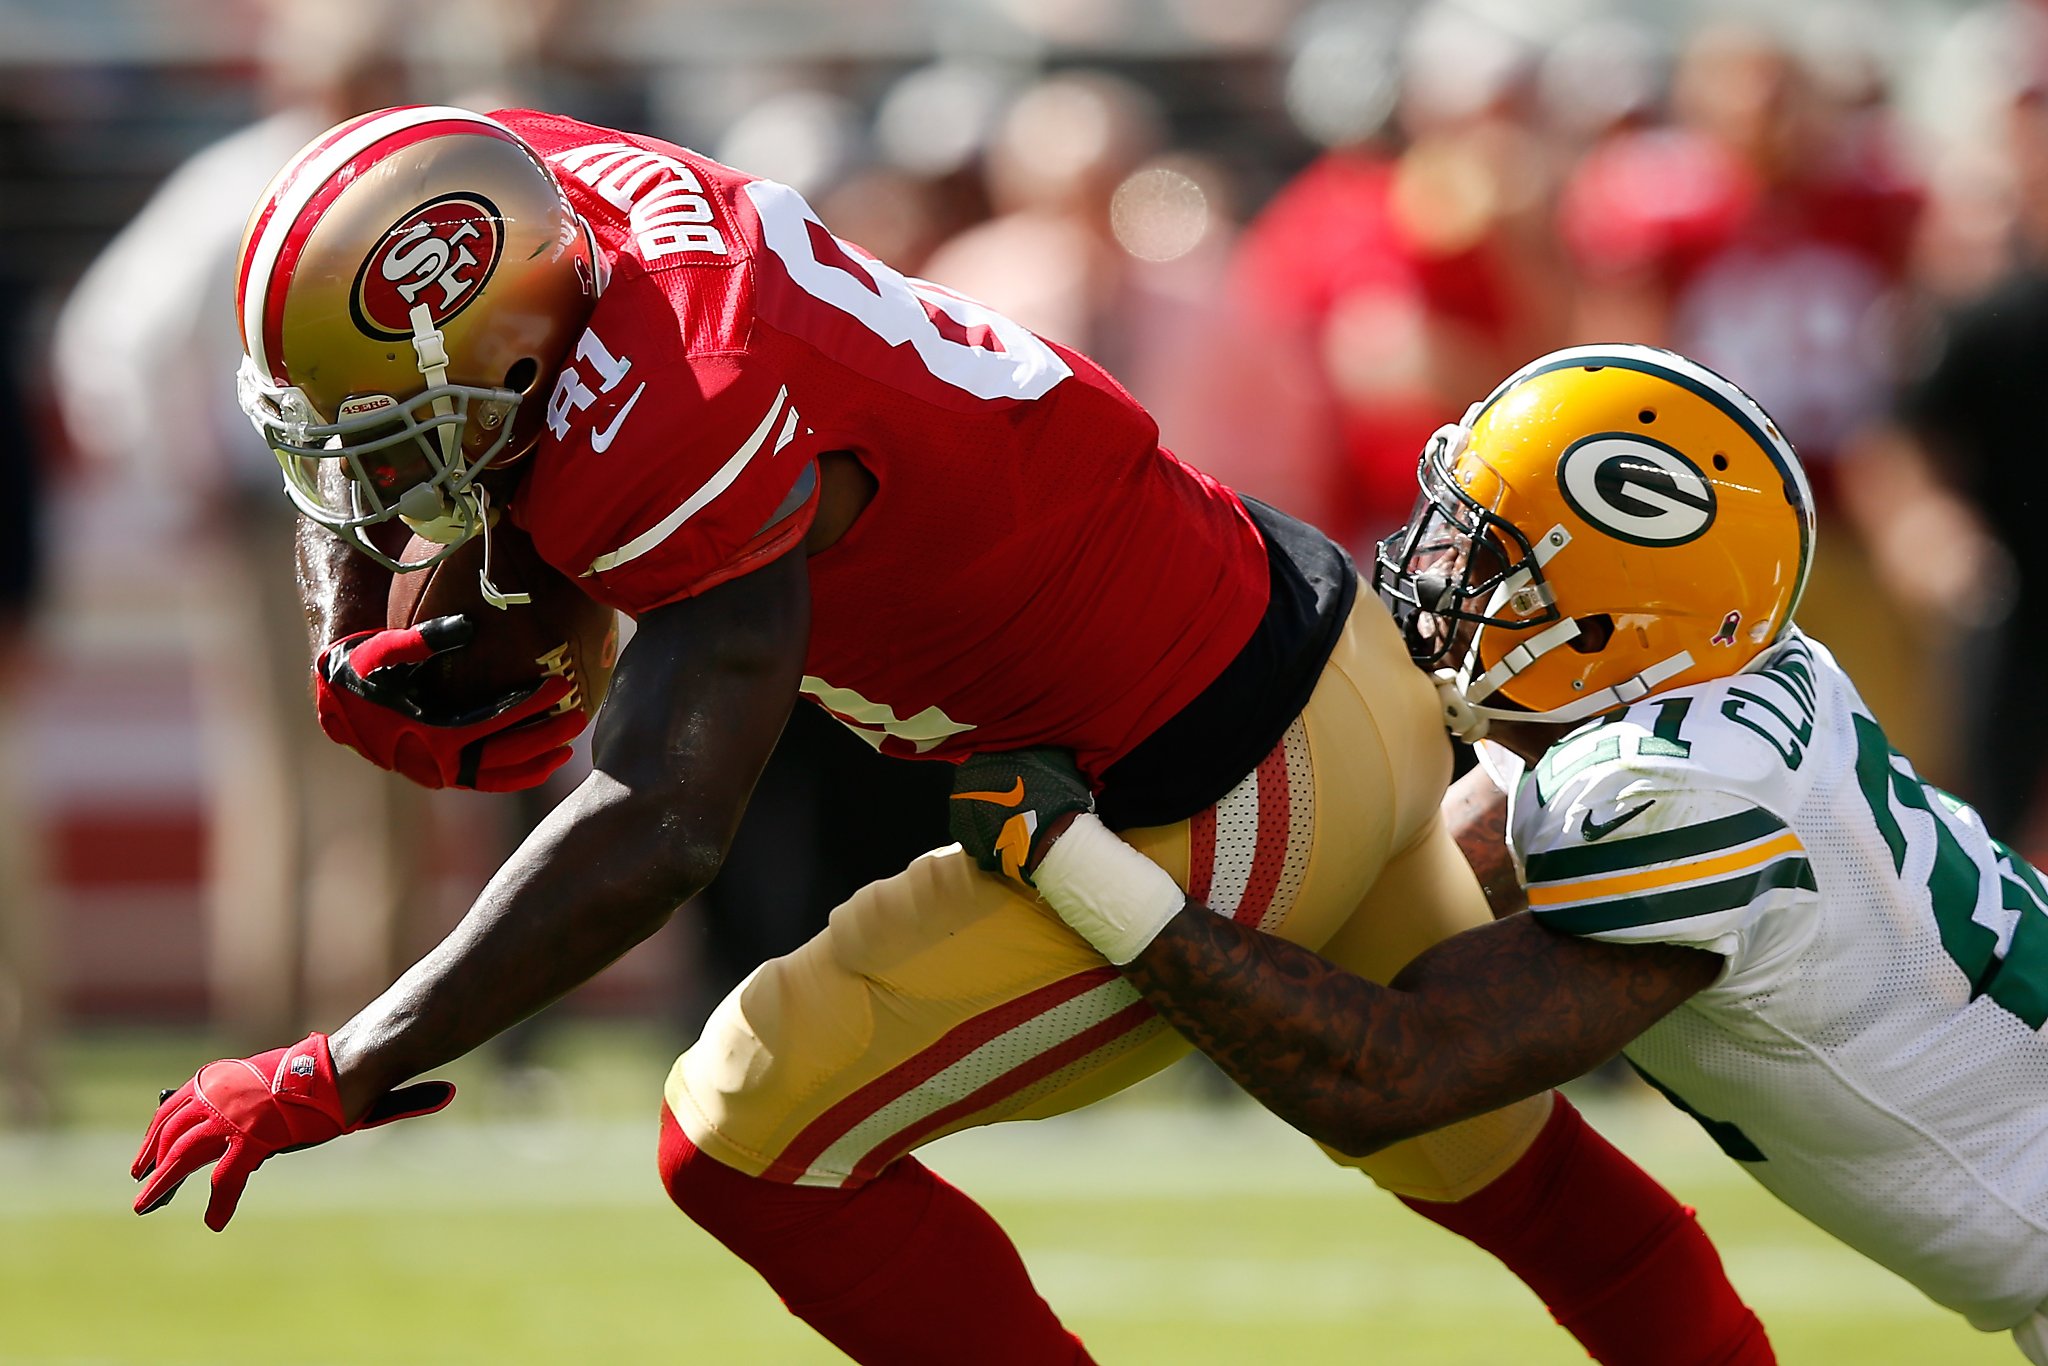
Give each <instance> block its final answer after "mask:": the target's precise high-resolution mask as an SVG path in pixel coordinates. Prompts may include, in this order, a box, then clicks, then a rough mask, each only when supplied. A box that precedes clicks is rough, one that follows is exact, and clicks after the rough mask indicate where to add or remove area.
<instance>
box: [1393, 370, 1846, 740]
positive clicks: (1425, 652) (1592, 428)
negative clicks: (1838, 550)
mask: <svg viewBox="0 0 2048 1366" xmlns="http://www.w3.org/2000/svg"><path fill="white" fill-rule="evenodd" d="M1417 477H1418V478H1419V480H1420V482H1421V484H1422V496H1421V497H1420V498H1419V499H1418V500H1417V501H1416V504H1415V512H1414V515H1413V516H1411V517H1410V518H1409V521H1408V525H1407V526H1406V527H1405V528H1404V529H1403V530H1402V531H1400V532H1398V533H1397V534H1395V535H1393V536H1390V537H1388V538H1387V539H1386V540H1385V541H1383V542H1381V543H1380V547H1379V554H1378V558H1377V563H1376V564H1375V565H1374V569H1373V584H1374V587H1375V588H1377V589H1378V590H1379V593H1380V596H1381V598H1382V599H1383V600H1384V601H1385V602H1386V604H1387V606H1388V607H1389V609H1390V610H1391V611H1392V612H1393V614H1394V617H1395V619H1396V620H1397V621H1398V622H1399V623H1400V625H1401V627H1402V630H1403V632H1404V634H1405V635H1406V636H1407V642H1408V648H1409V653H1410V655H1411V656H1412V657H1413V658H1414V660H1415V662H1416V663H1417V664H1419V665H1421V666H1422V667H1423V668H1426V669H1430V670H1432V671H1435V672H1436V676H1437V680H1438V686H1439V690H1440V691H1441V692H1442V693H1443V694H1444V700H1445V714H1446V720H1447V723H1448V724H1450V726H1451V728H1452V729H1453V730H1454V731H1456V732H1458V734H1459V735H1460V736H1461V737H1462V738H1465V739H1477V738H1478V737H1479V736H1480V735H1483V734H1484V733H1485V727H1486V725H1487V723H1488V721H1489V720H1492V719H1513V720H1540V721H1579V720H1584V719H1585V718H1587V717H1591V716H1595V715H1597V714H1599V713H1601V712H1603V711H1608V710H1610V709H1612V708H1614V707H1617V706H1621V705H1623V704H1625V703H1628V702H1633V701H1635V700H1637V699H1638V698H1641V697H1646V696H1649V695H1650V694H1652V693H1655V692H1659V691H1663V690H1665V689H1670V688H1680V687H1684V686H1686V685H1687V684H1691V683H1699V682H1704V681H1705V680H1707V679H1711V678H1720V677H1723V676H1725V675H1728V674H1733V673H1737V672H1740V671H1741V670H1742V669H1744V668H1746V667H1747V666H1748V665H1749V664H1750V663H1751V662H1752V661H1753V660H1755V659H1756V658H1757V657H1758V656H1759V655H1761V654H1762V653H1763V652H1764V651H1765V649H1767V648H1768V647H1769V646H1770V645H1771V644H1772V643H1773V642H1775V641H1776V640H1777V639H1778V638H1779V637H1780V636H1781V635H1782V634H1783V633H1784V631H1785V628H1786V627H1787V626H1788V625H1790V624H1791V621H1792V613H1793V610H1794V609H1795V608H1796V607H1797V606H1798V604H1799V595H1800V593H1801V591H1802V590H1803V589H1804V588H1805V586H1806V575H1807V569H1808V566H1809V565H1810V563H1811V561H1812V557H1813V535H1814V524H1813V495H1812V492H1811V490H1810V489H1809V488H1808V486H1807V482H1806V474H1805V471H1803V470H1802V469H1801V468H1800V465H1799V457H1798V456H1797V455H1795V454H1794V453H1793V450H1792V447H1791V445H1790V443H1788V442H1787V441H1786V440H1785V438H1784V436H1783V435H1781V434H1780V433H1779V431H1778V428H1777V426H1776V425H1775V424H1774V423H1773V422H1772V421H1771V419H1770V418H1769V417H1768V416H1766V415H1765V413H1764V411H1763V409H1762V408H1760V407H1758V406H1757V405H1756V403H1755V401H1754V400H1752V399H1751V398H1750V397H1749V396H1748V395H1747V394H1745V393H1743V392H1742V391H1741V390H1740V389H1738V388H1736V387H1735V386H1734V385H1733V384H1730V383H1729V382H1728V381H1727V380H1725V379H1723V378H1721V376H1719V375H1717V374H1715V373H1714V372H1713V371H1711V370H1709V369H1707V368H1706V367H1705V366H1703V365H1699V364H1697V363H1695V362H1693V361H1690V360H1687V359H1686V358H1685V357H1683V356H1678V355H1674V354H1673V353H1671V352H1669V351H1660V350H1656V349H1654V348H1652V347H1647V346H1621V345H1616V346H1582V347H1574V348H1572V349H1570V350H1565V351H1558V352H1554V353H1552V354H1550V355H1548V356H1544V357H1542V358H1540V359H1538V360H1535V361H1532V362H1531V363H1529V364H1528V365H1526V366H1524V367H1523V368H1522V369H1521V370H1519V371H1517V372H1516V373H1515V374H1514V375H1513V376H1511V377H1510V378H1509V379H1508V380H1507V381H1506V382H1505V383H1503V384H1502V385H1501V386H1500V387H1499V388H1497V389H1495V390H1494V391H1493V393H1492V394H1491V395H1489V396H1488V397H1487V398H1486V399H1485V400H1484V401H1483V402H1480V403H1476V404H1474V405H1473V406H1472V407H1471V409H1470V410H1469V411H1467V413H1466V414H1465V418H1464V420H1463V421H1462V422H1460V423H1458V424H1456V425H1453V426H1448V427H1444V428H1441V429H1440V430H1438V432H1437V433H1436V435H1435V436H1434V437H1432V438H1431V439H1430V442H1429V445H1428V446H1427V448H1426V449H1425V450H1424V451H1423V455H1422V459H1421V462H1420V467H1419V470H1418V475H1417Z"/></svg>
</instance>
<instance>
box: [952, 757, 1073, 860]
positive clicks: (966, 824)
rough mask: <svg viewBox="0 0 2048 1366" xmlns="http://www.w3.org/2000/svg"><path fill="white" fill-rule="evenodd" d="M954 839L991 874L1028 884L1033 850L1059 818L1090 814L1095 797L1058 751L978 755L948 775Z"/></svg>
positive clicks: (1071, 761)
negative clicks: (950, 776) (951, 790)
mask: <svg viewBox="0 0 2048 1366" xmlns="http://www.w3.org/2000/svg"><path fill="white" fill-rule="evenodd" d="M948 805H949V806H950V807H951V816H950V819H949V821H948V826H949V828H950V830H951V832H952V835H953V838H954V839H956V840H959V841H960V845H961V847H962V848H963V849H965V850H966V851H967V853H968V854H969V856H971V857H972V858H973V859H974V861H975V862H976V863H978V864H980V865H981V866H982V867H983V868H985V869H987V870H988V871H989V872H991V873H1000V874H1001V875H1002V876H1004V877H1007V878H1010V879H1012V880H1014V881H1017V882H1022V883H1025V884H1027V885H1028V884H1029V883H1030V882H1031V876H1030V869H1031V867H1032V866H1033V859H1032V850H1033V846H1034V845H1035V844H1036V843H1037V841H1038V838H1039V836H1040V835H1042V834H1044V833H1045V832H1046V831H1048V830H1049V829H1050V828H1051V827H1052V825H1053V823H1054V822H1055V821H1057V820H1059V818H1060V817H1062V816H1068V815H1074V814H1076V813H1078V812H1082V811H1093V810H1094V809H1095V794H1094V793H1093V792H1092V791H1090V790H1089V787H1088V780H1087V779H1086V778H1083V777H1082V776H1081V771H1080V769H1078V768H1076V767H1075V766H1074V756H1073V755H1072V754H1070V753H1069V752H1067V751H1066V750H1063V749H1013V750H1004V751H1002V752H1000V753H994V754H977V755H975V756H974V757H973V758H971V759H969V760H967V761H966V762H965V763H963V764H961V765H960V767H959V769H958V770H956V771H955V772H954V774H953V800H952V801H951V802H950V803H948Z"/></svg>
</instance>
